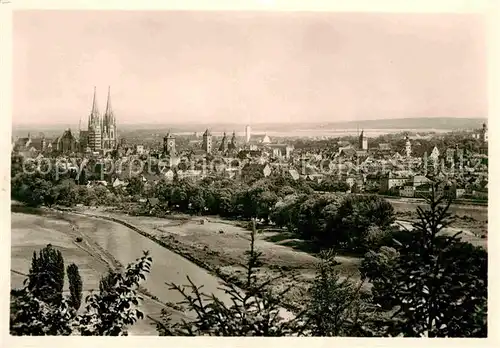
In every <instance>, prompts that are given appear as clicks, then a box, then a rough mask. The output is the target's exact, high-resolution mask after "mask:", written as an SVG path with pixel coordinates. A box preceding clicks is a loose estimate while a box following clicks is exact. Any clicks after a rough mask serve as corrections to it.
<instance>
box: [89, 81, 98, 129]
mask: <svg viewBox="0 0 500 348" xmlns="http://www.w3.org/2000/svg"><path fill="white" fill-rule="evenodd" d="M96 121H97V122H98V121H99V109H98V107H97V97H96V87H95V86H94V98H93V99H92V111H91V112H90V116H89V124H88V125H89V127H90V125H91V124H94V123H95V122H96Z"/></svg>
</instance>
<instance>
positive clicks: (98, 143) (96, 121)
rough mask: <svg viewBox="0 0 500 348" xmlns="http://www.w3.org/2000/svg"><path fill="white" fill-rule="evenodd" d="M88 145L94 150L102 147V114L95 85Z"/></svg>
mask: <svg viewBox="0 0 500 348" xmlns="http://www.w3.org/2000/svg"><path fill="white" fill-rule="evenodd" d="M87 137H88V140H87V141H88V147H89V148H90V149H91V150H92V151H99V150H101V148H102V122H101V114H100V113H99V109H98V107H97V99H96V88H95V87H94V98H93V100H92V110H91V111H90V115H89V122H88V135H87Z"/></svg>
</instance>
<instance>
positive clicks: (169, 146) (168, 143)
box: [163, 132, 176, 156]
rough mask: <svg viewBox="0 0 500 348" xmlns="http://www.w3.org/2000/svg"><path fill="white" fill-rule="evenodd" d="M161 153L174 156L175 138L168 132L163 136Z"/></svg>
mask: <svg viewBox="0 0 500 348" xmlns="http://www.w3.org/2000/svg"><path fill="white" fill-rule="evenodd" d="M163 153H164V154H165V155H170V156H175V154H176V152H175V138H174V136H173V135H172V134H170V132H169V133H167V135H166V136H165V137H164V138H163Z"/></svg>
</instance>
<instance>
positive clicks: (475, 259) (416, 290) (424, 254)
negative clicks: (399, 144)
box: [362, 188, 488, 337]
mask: <svg viewBox="0 0 500 348" xmlns="http://www.w3.org/2000/svg"><path fill="white" fill-rule="evenodd" d="M428 204H429V209H428V210H425V211H424V210H423V209H421V208H420V207H419V208H418V210H417V213H418V217H419V221H418V222H416V223H415V224H414V230H413V231H411V232H409V233H408V235H407V237H408V236H409V238H408V240H406V241H404V243H400V245H399V246H398V247H397V253H396V252H395V251H394V250H390V249H388V248H387V249H381V251H380V252H379V253H378V254H374V253H368V254H367V256H366V258H365V260H364V262H363V266H362V272H363V274H364V276H365V277H367V278H368V279H370V280H371V281H372V283H373V295H374V302H375V303H376V304H378V305H379V306H381V307H383V308H385V309H390V310H392V311H393V313H394V314H393V319H392V320H390V321H386V330H385V331H386V334H389V335H404V336H413V337H420V336H428V337H485V336H486V334H487V317H486V309H487V260H488V257H487V253H486V251H485V250H484V249H481V248H478V247H474V246H472V245H471V244H469V243H464V242H461V241H460V239H459V238H458V234H457V235H455V236H453V237H448V236H443V235H442V234H440V232H441V231H442V229H443V228H445V227H447V226H449V224H450V222H451V220H450V219H449V216H450V214H449V213H448V209H449V206H450V204H451V201H446V200H445V198H444V197H438V196H437V194H436V190H435V188H434V189H433V192H432V195H431V196H430V197H429V198H428Z"/></svg>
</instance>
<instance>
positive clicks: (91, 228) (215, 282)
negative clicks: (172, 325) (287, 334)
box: [11, 209, 229, 335]
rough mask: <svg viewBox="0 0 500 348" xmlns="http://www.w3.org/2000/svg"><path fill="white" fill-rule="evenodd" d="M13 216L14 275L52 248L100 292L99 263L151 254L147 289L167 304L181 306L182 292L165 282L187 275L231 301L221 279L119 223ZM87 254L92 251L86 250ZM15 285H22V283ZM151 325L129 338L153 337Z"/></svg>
mask: <svg viewBox="0 0 500 348" xmlns="http://www.w3.org/2000/svg"><path fill="white" fill-rule="evenodd" d="M11 216H12V238H11V239H12V250H13V251H12V269H13V270H14V271H15V272H22V273H27V272H28V270H29V266H30V261H31V255H32V253H33V251H34V250H39V249H41V248H42V247H43V246H44V245H46V244H47V243H52V244H53V245H54V246H55V247H57V248H59V249H60V250H61V251H62V253H63V256H64V258H65V262H66V264H69V263H70V262H75V263H76V264H77V265H78V266H79V268H81V272H83V273H84V274H85V276H84V275H82V277H84V287H85V288H87V287H86V286H85V284H88V287H90V288H93V289H95V288H96V287H97V284H98V280H99V276H100V275H103V270H105V268H104V267H102V266H100V267H97V266H96V265H97V264H98V263H100V264H102V263H107V264H109V263H110V262H109V260H110V259H114V260H116V261H118V262H119V263H121V264H122V265H124V266H126V265H127V264H129V263H131V262H134V261H135V260H136V259H137V258H139V257H140V256H142V251H143V250H148V251H149V252H150V255H151V257H152V258H153V264H152V267H151V272H150V273H149V274H148V275H147V280H146V282H145V283H143V284H142V285H143V287H144V288H146V289H147V290H148V291H149V292H150V293H151V294H152V295H155V296H156V297H157V298H158V299H159V300H160V301H161V302H162V303H166V302H171V303H172V302H173V303H176V302H179V301H181V300H183V297H182V295H181V294H180V293H179V292H178V291H176V290H171V289H170V288H169V286H168V285H166V284H165V283H166V282H173V283H176V284H178V285H184V284H188V280H187V278H186V277H187V276H189V277H190V279H191V280H192V281H193V282H194V283H195V284H196V285H202V286H203V288H202V291H203V292H205V293H208V294H211V293H214V294H216V295H217V297H219V298H221V299H223V300H224V301H227V300H229V297H228V295H226V294H225V293H224V292H223V291H221V290H220V289H219V287H220V285H221V281H220V279H219V278H217V277H215V276H214V275H212V274H210V273H208V272H207V271H206V270H204V269H203V268H201V267H199V266H197V265H195V264H194V263H192V262H190V261H189V260H187V259H185V258H183V257H181V256H179V255H177V254H175V253H174V252H172V251H170V250H168V249H165V248H163V247H162V246H160V245H158V244H156V243H155V242H153V241H151V240H150V239H148V238H146V237H144V236H142V235H140V234H139V233H137V232H135V231H133V230H131V229H129V228H127V227H125V226H123V225H121V224H119V223H116V222H111V221H105V220H102V219H98V218H92V217H86V216H78V215H74V214H68V213H64V214H63V215H61V214H59V215H57V214H53V213H50V214H47V213H44V212H41V211H38V212H37V214H32V213H31V214H27V213H20V212H19V209H17V211H16V212H15V213H14V212H13V213H12V215H11ZM61 216H64V219H61ZM65 220H70V221H71V223H73V224H74V225H76V226H78V228H77V229H76V232H72V231H71V226H70V222H69V221H65ZM73 233H78V234H80V235H81V236H83V237H84V243H76V242H75V241H74V240H75V237H76V235H74V234H73ZM87 242H88V246H86V247H85V248H84V247H82V245H87ZM82 249H87V250H85V251H82ZM89 255H91V256H89ZM15 272H14V273H15ZM12 277H14V275H13V276H12ZM12 277H11V279H12ZM12 283H13V284H14V285H15V284H16V283H17V284H19V282H18V281H15V282H12ZM18 286H19V285H18ZM154 302H155V301H154V300H151V299H146V300H145V301H144V304H143V310H144V312H145V313H146V314H149V315H151V316H152V317H155V318H158V315H159V307H158V303H156V305H155V303H154ZM152 312H155V313H152ZM174 317H175V316H174ZM151 324H152V323H151V321H149V322H147V321H146V320H145V321H144V322H142V323H138V324H136V325H134V326H132V327H130V328H129V333H130V334H131V335H154V334H155V330H154V327H152V325H151Z"/></svg>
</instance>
